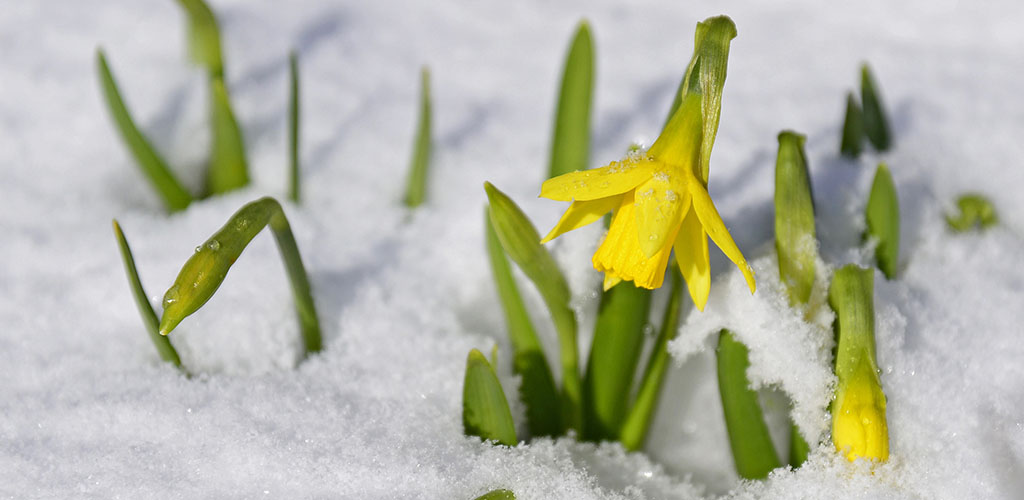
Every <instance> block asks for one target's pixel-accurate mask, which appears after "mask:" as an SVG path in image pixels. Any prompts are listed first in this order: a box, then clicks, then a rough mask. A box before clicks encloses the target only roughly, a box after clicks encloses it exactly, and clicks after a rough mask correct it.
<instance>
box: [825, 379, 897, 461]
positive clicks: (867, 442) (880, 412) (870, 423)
mask: <svg viewBox="0 0 1024 500" xmlns="http://www.w3.org/2000/svg"><path fill="white" fill-rule="evenodd" d="M842 382H843V381H841V382H840V387H839V390H838V391H837V394H836V401H835V403H833V404H836V405H838V408H837V409H836V410H835V411H834V412H833V417H832V442H833V444H835V446H836V450H837V451H839V452H840V453H843V454H845V456H846V458H847V459H848V460H850V461H851V462H852V461H854V460H856V459H857V458H866V459H868V460H876V461H882V462H884V461H886V460H888V459H889V426H888V425H887V424H886V421H885V394H883V393H882V384H881V383H880V382H879V381H878V374H876V373H875V372H874V370H872V369H871V367H870V365H869V364H868V363H863V364H862V365H861V368H860V369H858V370H857V372H856V373H854V374H853V375H851V376H850V377H849V380H847V381H845V382H846V383H845V384H843V383H842Z"/></svg>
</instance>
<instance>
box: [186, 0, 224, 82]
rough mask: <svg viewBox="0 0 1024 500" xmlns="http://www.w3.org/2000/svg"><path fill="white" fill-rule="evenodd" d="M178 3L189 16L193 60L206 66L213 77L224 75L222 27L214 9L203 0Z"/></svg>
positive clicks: (190, 47) (188, 0)
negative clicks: (219, 25) (221, 44)
mask: <svg viewBox="0 0 1024 500" xmlns="http://www.w3.org/2000/svg"><path fill="white" fill-rule="evenodd" d="M178 5H180V6H181V7H182V9H184V10H185V14H186V15H187V16H188V46H189V54H190V55H191V56H192V60H193V61H194V62H195V63H196V64H201V65H203V66H205V67H206V69H207V71H209V72H210V76H211V77H214V78H221V77H223V75H224V58H223V56H222V55H221V49H220V28H218V27H217V18H216V17H214V15H213V11H212V10H210V7H209V6H208V5H206V2H204V1H203V0H178Z"/></svg>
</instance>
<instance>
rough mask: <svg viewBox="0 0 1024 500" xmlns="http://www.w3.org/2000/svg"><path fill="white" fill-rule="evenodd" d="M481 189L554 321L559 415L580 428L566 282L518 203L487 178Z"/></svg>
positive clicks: (508, 249)
mask: <svg viewBox="0 0 1024 500" xmlns="http://www.w3.org/2000/svg"><path fill="white" fill-rule="evenodd" d="M484 189H485V190H486V191H487V199H488V200H489V202H490V203H489V205H488V207H489V214H490V218H491V223H492V224H493V225H494V232H495V233H496V234H497V235H498V239H499V240H500V241H501V246H502V247H503V248H504V249H505V253H507V254H508V256H509V257H510V258H511V259H512V261H513V262H515V263H516V265H518V266H519V268H520V269H521V270H522V271H523V273H524V274H526V277H527V278H530V281H532V282H533V284H534V285H535V286H536V287H537V291H538V292H540V295H541V297H542V298H543V299H544V303H545V304H546V305H547V307H548V312H549V313H550V314H551V320H552V322H554V324H555V331H556V332H557V334H558V344H559V354H560V357H561V360H562V397H563V399H562V401H563V406H562V418H563V421H564V422H565V424H566V425H567V426H568V427H569V428H571V429H575V430H577V431H580V430H582V413H581V412H582V410H581V399H582V384H581V382H580V374H579V353H578V351H577V347H576V314H575V313H574V312H573V310H572V308H570V307H569V299H570V294H569V285H568V284H567V283H566V282H565V277H564V276H562V272H561V271H560V270H559V269H558V265H557V264H555V260H554V259H553V258H552V257H551V254H549V253H548V251H547V249H546V248H544V246H543V245H541V244H540V234H538V233H537V228H535V227H534V226H533V224H532V223H531V222H530V220H529V219H528V218H527V217H526V214H524V213H523V211H522V210H520V208H519V206H518V205H516V204H515V202H514V201H512V199H511V198H509V197H508V196H507V195H505V193H502V192H501V191H499V190H498V188H496V187H494V186H493V185H492V184H491V183H489V182H487V183H484Z"/></svg>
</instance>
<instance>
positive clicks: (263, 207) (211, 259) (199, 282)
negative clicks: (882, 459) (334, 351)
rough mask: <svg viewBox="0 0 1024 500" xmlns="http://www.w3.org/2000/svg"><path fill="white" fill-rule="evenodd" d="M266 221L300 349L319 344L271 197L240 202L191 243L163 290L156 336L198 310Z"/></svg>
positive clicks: (305, 282) (304, 281)
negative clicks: (212, 230)
mask: <svg viewBox="0 0 1024 500" xmlns="http://www.w3.org/2000/svg"><path fill="white" fill-rule="evenodd" d="M267 225H269V226H270V230H271V232H272V233H273V234H274V238H275V239H276V240H277V247H278V250H280V253H281V258H282V260H283V261H284V265H285V270H286V271H287V273H288V278H289V280H290V281H291V288H292V294H293V295H294V297H295V307H296V312H297V313H298V316H299V327H300V329H301V330H302V339H303V344H304V346H305V351H306V353H310V352H317V351H319V350H320V348H321V339H320V322H319V320H318V319H317V314H316V308H315V306H314V304H313V296H312V294H311V293H310V287H309V279H308V277H307V275H306V270H305V267H304V266H303V265H302V258H301V257H300V255H299V249H298V246H296V244H295V238H294V236H293V235H292V230H291V227H290V226H289V224H288V219H287V218H286V217H285V214H284V210H283V209H282V208H281V205H280V204H279V203H278V202H277V200H275V199H273V198H269V197H268V198H261V199H259V200H256V201H254V202H251V203H248V204H246V205H245V206H244V207H242V208H241V209H240V210H238V212H236V213H235V214H234V215H233V216H231V218H230V219H229V220H228V222H227V224H225V225H224V227H222V228H221V229H220V230H219V231H217V232H216V233H214V234H213V236H211V237H210V238H209V239H208V240H206V242H205V243H203V244H202V245H200V246H198V247H196V252H195V253H194V254H192V256H191V257H189V259H188V261H186V262H185V265H184V266H183V267H182V268H181V272H179V273H178V277H177V279H175V280H174V284H173V285H171V287H170V288H169V289H168V290H167V293H166V294H164V313H163V316H162V317H161V318H160V329H159V331H160V334H161V335H167V334H168V333H170V332H171V331H172V330H174V328H175V327H176V326H177V325H178V323H180V322H181V321H182V320H183V319H185V317H187V316H188V315H190V314H192V313H194V312H196V311H197V310H199V308H200V307H202V306H203V304H205V303H206V301H208V300H210V297H212V296H213V294H214V292H216V291H217V288H219V287H220V285H221V283H223V281H224V278H225V277H226V276H227V273H228V270H229V269H231V266H232V264H234V263H235V261H236V260H237V259H238V257H239V255H241V253H242V251H243V250H245V247H246V246H247V245H248V244H249V242H250V241H252V239H253V238H254V237H255V236H256V235H257V234H258V233H259V232H260V231H261V230H263V228H264V227H265V226H267Z"/></svg>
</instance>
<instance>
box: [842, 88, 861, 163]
mask: <svg viewBox="0 0 1024 500" xmlns="http://www.w3.org/2000/svg"><path fill="white" fill-rule="evenodd" d="M863 143H864V118H863V116H862V112H861V110H860V105H859V104H857V98H856V97H854V96H853V92H848V93H847V94H846V117H845V118H844V119H843V137H842V141H841V142H840V144H839V153H840V154H842V155H843V156H846V157H849V158H856V157H858V156H860V152H861V147H862V144H863Z"/></svg>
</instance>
